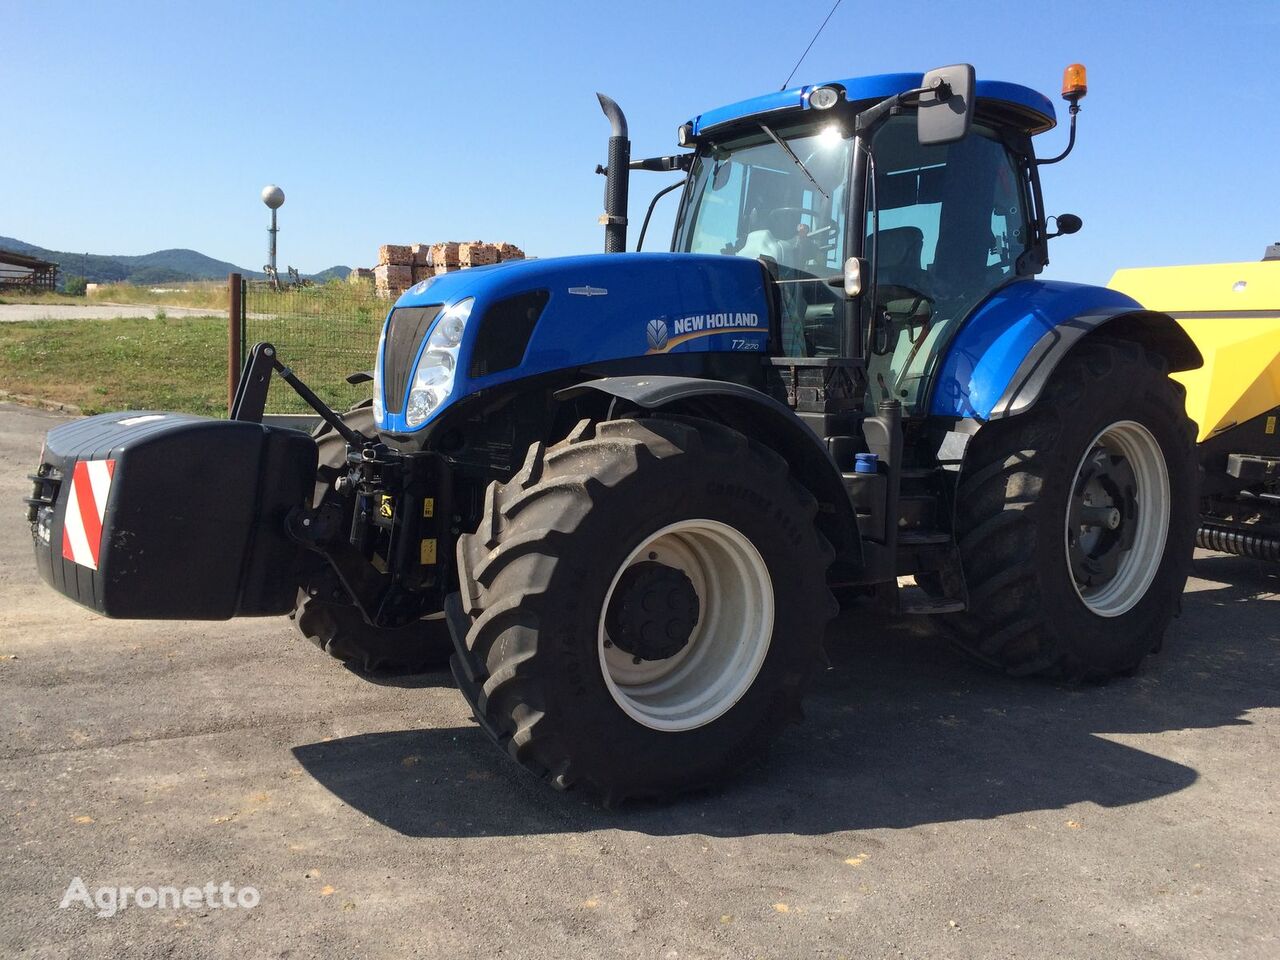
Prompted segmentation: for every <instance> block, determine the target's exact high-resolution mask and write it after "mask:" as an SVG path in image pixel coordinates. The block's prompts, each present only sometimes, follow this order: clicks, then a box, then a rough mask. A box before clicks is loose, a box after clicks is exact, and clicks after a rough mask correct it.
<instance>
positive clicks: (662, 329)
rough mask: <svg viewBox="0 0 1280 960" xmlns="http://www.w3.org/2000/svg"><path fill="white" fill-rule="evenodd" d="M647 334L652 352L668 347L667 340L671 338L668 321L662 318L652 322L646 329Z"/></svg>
mask: <svg viewBox="0 0 1280 960" xmlns="http://www.w3.org/2000/svg"><path fill="white" fill-rule="evenodd" d="M645 333H646V334H647V335H648V337H649V349H650V350H661V349H662V348H663V347H665V346H666V345H667V338H668V337H669V336H671V333H670V332H669V331H668V330H667V321H665V320H663V319H662V318H658V319H657V320H650V321H649V325H648V326H647V327H645Z"/></svg>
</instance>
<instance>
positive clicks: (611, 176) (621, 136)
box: [596, 93, 631, 253]
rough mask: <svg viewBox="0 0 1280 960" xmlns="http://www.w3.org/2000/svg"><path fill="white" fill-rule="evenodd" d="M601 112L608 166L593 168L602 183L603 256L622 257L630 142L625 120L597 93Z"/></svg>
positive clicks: (625, 240) (624, 240) (614, 107)
mask: <svg viewBox="0 0 1280 960" xmlns="http://www.w3.org/2000/svg"><path fill="white" fill-rule="evenodd" d="M596 97H597V98H598V99H599V100H600V109H601V110H603V111H604V115H605V116H606V117H608V118H609V126H610V132H609V165H608V166H607V167H603V168H601V167H596V172H597V173H603V174H604V177H605V180H604V216H602V217H601V218H600V222H601V223H602V224H604V252H605V253H623V252H625V251H626V249H627V186H628V179H629V177H630V175H631V167H630V164H631V141H630V140H628V139H627V118H626V115H625V114H624V113H623V112H622V108H621V107H620V106H618V105H617V104H616V103H615V102H614V101H613V100H612V99H610V98H609V97H606V96H605V95H604V94H603V93H597V94H596Z"/></svg>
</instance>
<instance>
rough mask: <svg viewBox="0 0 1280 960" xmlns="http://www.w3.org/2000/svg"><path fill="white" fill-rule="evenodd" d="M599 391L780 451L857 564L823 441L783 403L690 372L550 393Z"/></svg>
mask: <svg viewBox="0 0 1280 960" xmlns="http://www.w3.org/2000/svg"><path fill="white" fill-rule="evenodd" d="M592 391H594V392H597V393H603V394H605V395H607V396H611V397H616V398H618V399H619V400H625V401H627V402H629V403H633V404H635V405H636V406H638V407H642V408H643V409H645V410H656V409H664V410H668V411H670V412H673V413H682V414H686V415H688V416H697V417H704V418H706V419H708V420H715V421H717V422H718V423H723V424H724V425H725V426H727V427H732V428H733V429H735V430H737V431H739V432H740V433H743V434H745V435H746V436H748V437H750V438H751V439H753V440H756V441H758V442H760V443H763V444H764V445H765V446H767V447H770V448H771V449H773V450H775V451H777V452H778V453H779V454H781V455H782V456H783V457H784V458H785V459H786V460H787V462H788V463H789V464H790V466H791V472H792V474H793V475H794V476H795V477H796V479H797V480H799V481H800V483H802V484H803V485H804V486H805V487H806V488H808V490H809V492H810V493H812V494H813V495H814V497H815V498H817V501H818V519H817V521H816V522H817V524H818V528H819V529H820V530H821V531H822V533H823V535H824V536H825V537H826V538H827V539H828V540H830V541H831V544H832V546H833V547H835V550H836V555H837V556H838V557H839V559H840V560H841V561H843V562H845V563H851V564H854V565H856V566H859V567H860V566H861V565H862V541H861V539H860V538H859V536H858V520H857V517H856V516H854V513H853V507H852V505H851V504H850V501H849V495H848V494H847V493H846V492H845V489H844V483H843V481H842V479H841V476H840V468H839V467H838V466H836V463H835V461H834V460H832V459H831V454H830V453H829V452H828V451H827V447H826V444H825V443H823V442H822V440H821V439H820V438H819V437H818V435H817V434H815V433H814V432H813V431H812V430H811V429H809V427H808V426H807V425H806V424H805V422H804V421H803V420H801V419H800V418H799V417H798V416H796V414H795V412H794V411H792V410H791V408H790V407H788V406H786V405H785V404H782V403H779V402H778V401H777V400H775V399H773V398H772V397H770V396H768V395H767V394H764V393H761V392H760V391H759V390H753V389H752V388H751V387H746V386H743V385H742V384H740V383H730V382H728V381H725V380H705V379H700V378H696V377H648V376H632V377H603V378H601V379H599V380H588V381H586V382H585V383H580V384H577V385H576V386H573V387H569V388H568V389H565V390H562V391H560V392H559V393H558V394H556V397H557V399H561V400H565V399H569V398H572V397H575V396H579V395H581V394H584V393H589V392H592Z"/></svg>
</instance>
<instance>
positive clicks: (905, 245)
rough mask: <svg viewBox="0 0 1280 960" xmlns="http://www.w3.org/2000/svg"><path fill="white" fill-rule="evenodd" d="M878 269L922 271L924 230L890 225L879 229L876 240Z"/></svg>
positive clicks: (896, 271)
mask: <svg viewBox="0 0 1280 960" xmlns="http://www.w3.org/2000/svg"><path fill="white" fill-rule="evenodd" d="M876 245H877V253H878V254H879V257H880V269H881V270H890V271H893V272H895V273H899V272H903V271H905V272H908V273H909V272H911V271H917V272H919V271H923V270H924V265H923V264H922V263H921V262H920V257H921V254H923V252H924V231H923V230H921V229H920V228H919V227H892V228H891V229H889V230H881V231H880V236H879V239H878V240H877V241H876Z"/></svg>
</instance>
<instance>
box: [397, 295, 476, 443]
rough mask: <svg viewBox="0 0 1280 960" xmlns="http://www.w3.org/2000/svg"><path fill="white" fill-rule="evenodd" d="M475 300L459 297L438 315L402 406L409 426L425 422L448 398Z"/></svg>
mask: <svg viewBox="0 0 1280 960" xmlns="http://www.w3.org/2000/svg"><path fill="white" fill-rule="evenodd" d="M474 304H475V299H474V298H472V297H467V299H465V300H459V301H458V302H457V303H455V304H454V305H453V306H451V307H449V308H448V309H447V310H445V311H444V313H442V314H440V317H439V319H438V320H436V323H435V326H434V327H433V328H432V330H431V336H429V337H428V338H427V347H426V349H425V350H423V351H422V356H421V357H420V358H419V359H418V366H417V367H416V368H415V369H414V371H413V386H412V387H411V388H410V390H409V404H408V406H406V407H405V411H404V419H405V423H406V424H408V425H409V426H411V427H416V426H419V425H420V424H423V423H426V420H427V417H429V416H431V414H432V413H433V412H434V411H435V410H436V409H437V408H438V407H439V406H440V405H441V404H442V403H444V401H445V400H446V399H447V398H448V396H449V394H450V392H451V391H452V390H453V377H454V372H455V370H456V367H457V365H458V347H459V345H461V343H462V333H463V331H464V330H465V329H466V327H467V319H468V318H469V317H470V316H471V307H472V306H473V305H474Z"/></svg>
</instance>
